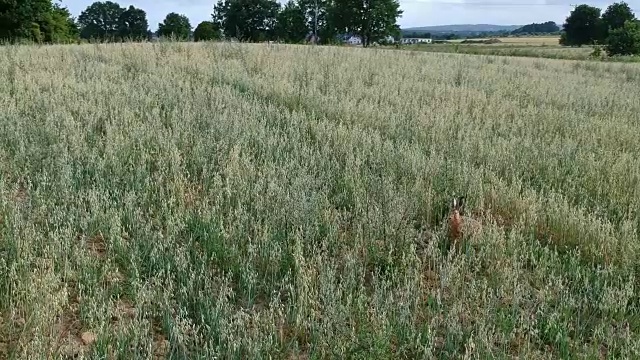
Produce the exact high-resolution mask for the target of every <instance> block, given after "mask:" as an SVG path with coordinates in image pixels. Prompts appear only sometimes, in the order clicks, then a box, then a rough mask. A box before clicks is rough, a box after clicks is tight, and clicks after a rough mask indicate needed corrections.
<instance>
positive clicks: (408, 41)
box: [400, 38, 432, 44]
mask: <svg viewBox="0 0 640 360" xmlns="http://www.w3.org/2000/svg"><path fill="white" fill-rule="evenodd" d="M400 42H402V43H403V44H431V42H432V40H431V39H426V38H402V40H400Z"/></svg>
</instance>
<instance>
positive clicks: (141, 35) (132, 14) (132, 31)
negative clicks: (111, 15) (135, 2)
mask: <svg viewBox="0 0 640 360" xmlns="http://www.w3.org/2000/svg"><path fill="white" fill-rule="evenodd" d="M148 31H149V22H148V21H147V13H146V12H145V11H144V10H142V9H137V8H135V7H133V6H129V8H128V9H127V10H125V11H124V12H122V14H121V15H120V19H119V20H118V33H119V35H120V37H121V38H123V39H124V38H131V39H136V40H141V39H146V38H147V37H148V35H147V33H148Z"/></svg>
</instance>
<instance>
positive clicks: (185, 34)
mask: <svg viewBox="0 0 640 360" xmlns="http://www.w3.org/2000/svg"><path fill="white" fill-rule="evenodd" d="M189 35H191V23H190V22H189V18H187V17H186V16H184V15H181V14H178V13H174V12H172V13H169V14H168V15H167V17H165V19H164V21H163V22H161V23H160V24H159V25H158V36H166V37H172V36H173V37H176V38H178V39H181V40H186V39H188V38H189Z"/></svg>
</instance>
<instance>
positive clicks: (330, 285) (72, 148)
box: [0, 43, 640, 359]
mask: <svg viewBox="0 0 640 360" xmlns="http://www.w3.org/2000/svg"><path fill="white" fill-rule="evenodd" d="M638 99H640V68H639V67H637V66H634V65H632V64H620V63H617V64H614V63H596V62H579V61H562V60H545V59H527V58H508V57H490V56H470V55H460V54H446V53H423V52H409V51H393V50H381V49H378V50H376V49H348V48H338V47H311V46H285V45H278V46H275V45H271V46H270V45H266V44H254V45H240V44H224V43H219V44H215V43H209V44H201V43H199V44H189V43H182V44H181V43H154V44H117V45H74V46H42V47H36V46H32V47H29V46H23V47H2V48H0V358H9V359H40V358H69V357H71V356H75V357H77V358H81V357H84V358H93V359H150V358H172V359H187V358H188V359H200V358H201V359H210V358H213V357H214V356H216V357H217V358H224V359H228V358H237V359H258V358H276V359H280V358H281V359H291V358H302V359H320V358H322V359H325V358H351V359H364V358H369V359H370V358H375V359H402V358H442V359H444V358H462V357H471V358H511V357H520V358H526V359H549V358H594V359H595V358H633V357H638V356H640V337H639V335H640V328H639V325H640V296H639V292H638V291H639V288H640V274H639V271H640V266H639V265H638V258H639V257H638V256H639V255H640V240H639V233H640V229H639V228H640V213H639V212H638V209H639V208H640V183H639V179H640V122H639V120H638V113H640V101H639V100H638ZM454 194H455V195H459V196H465V197H466V199H467V208H466V211H465V215H466V216H470V217H473V218H475V219H476V220H477V221H479V222H480V223H481V224H482V227H481V228H480V232H479V233H477V234H475V235H473V234H471V235H470V234H467V235H465V239H464V240H465V241H464V242H463V243H462V246H460V247H452V246H450V245H451V243H450V242H449V240H448V238H447V235H446V234H447V232H446V221H445V219H446V216H447V213H448V211H449V205H450V201H451V199H452V196H453V195H454Z"/></svg>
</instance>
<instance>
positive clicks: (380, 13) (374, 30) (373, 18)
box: [328, 0, 403, 47]
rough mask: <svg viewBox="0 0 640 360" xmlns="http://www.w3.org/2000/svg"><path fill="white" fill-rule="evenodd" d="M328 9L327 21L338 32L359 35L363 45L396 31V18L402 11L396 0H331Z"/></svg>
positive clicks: (397, 28) (397, 29) (398, 29)
mask: <svg viewBox="0 0 640 360" xmlns="http://www.w3.org/2000/svg"><path fill="white" fill-rule="evenodd" d="M328 11H329V18H330V19H329V22H330V23H331V25H333V26H335V28H336V30H337V31H338V32H342V31H345V32H350V33H354V34H356V35H358V36H360V38H361V39H362V45H363V46H365V47H366V46H368V45H369V44H371V43H372V42H373V41H377V40H379V39H381V38H383V37H384V36H387V35H390V34H396V33H398V32H399V31H400V27H399V26H398V25H397V18H398V17H399V16H401V15H402V13H403V11H402V10H400V4H399V3H398V1H397V0H333V4H332V6H330V7H329V10H328Z"/></svg>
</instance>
